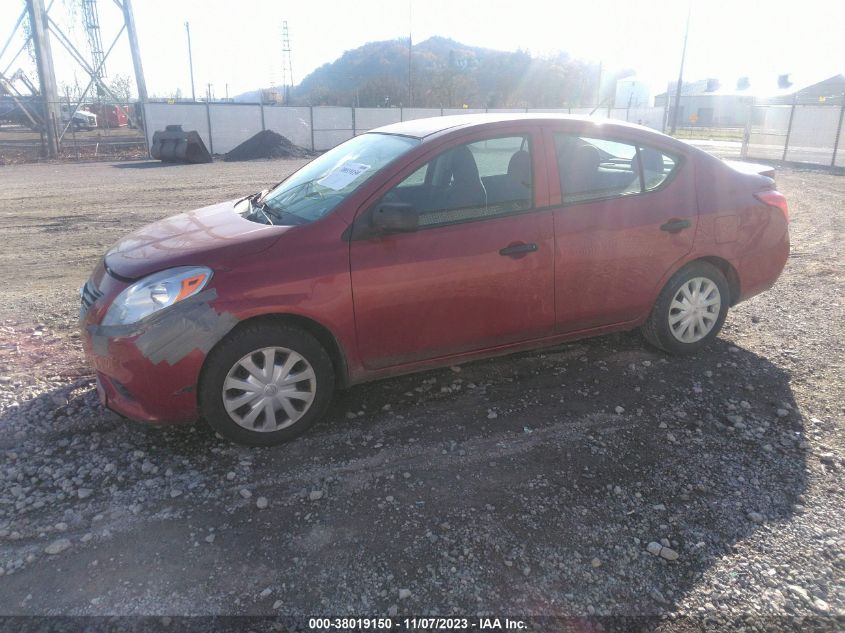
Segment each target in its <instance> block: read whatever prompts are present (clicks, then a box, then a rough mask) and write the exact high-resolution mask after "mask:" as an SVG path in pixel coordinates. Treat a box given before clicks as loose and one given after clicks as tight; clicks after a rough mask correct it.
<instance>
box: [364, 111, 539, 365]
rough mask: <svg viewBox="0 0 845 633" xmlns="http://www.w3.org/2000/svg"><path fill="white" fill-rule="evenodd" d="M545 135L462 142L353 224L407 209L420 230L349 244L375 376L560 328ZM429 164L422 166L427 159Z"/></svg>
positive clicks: (412, 171) (411, 172) (397, 184)
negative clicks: (397, 207) (395, 207)
mask: <svg viewBox="0 0 845 633" xmlns="http://www.w3.org/2000/svg"><path fill="white" fill-rule="evenodd" d="M541 144H542V138H541V136H540V134H539V131H538V132H537V133H532V132H530V131H526V130H525V129H524V128H519V129H518V130H511V131H505V132H499V133H497V134H495V135H492V136H491V135H487V136H478V134H476V135H474V136H469V137H466V136H465V137H463V138H462V139H461V140H460V142H457V141H456V142H455V143H453V144H450V145H448V146H447V147H444V148H443V149H442V151H439V152H438V153H437V155H436V156H434V157H433V158H429V159H428V160H426V159H425V158H423V159H420V160H419V161H417V164H415V165H412V166H409V168H408V169H407V170H405V172H404V173H403V174H401V175H399V176H397V177H396V178H394V179H392V181H391V183H388V185H386V186H385V188H384V190H383V191H382V192H381V194H380V195H379V196H378V201H377V202H376V203H375V204H371V205H369V206H368V207H367V208H365V210H364V211H363V212H362V213H360V214H359V216H358V218H356V221H355V224H356V227H360V226H366V225H367V224H368V222H369V220H368V214H369V213H373V212H374V211H375V210H376V209H378V208H379V205H382V204H386V203H389V202H394V203H395V202H401V203H405V204H410V205H411V206H413V207H414V209H415V210H416V211H417V213H418V222H419V226H418V228H417V230H415V231H413V232H407V233H377V234H372V233H368V234H366V235H365V237H364V238H357V237H355V235H356V234H357V231H353V238H352V241H351V244H350V270H351V278H352V291H353V297H354V299H353V300H354V308H355V326H356V331H357V340H358V349H359V354H360V357H361V360H362V363H363V365H364V367H366V368H367V369H379V368H385V367H391V366H395V365H402V364H407V363H413V362H416V361H424V360H427V359H433V358H437V357H442V356H448V355H451V354H460V353H462V352H469V351H474V350H480V349H485V348H495V347H497V346H500V345H506V344H508V343H513V342H517V341H524V340H527V339H532V338H538V337H542V336H545V335H547V334H549V333H551V332H553V330H554V282H553V257H554V254H553V246H554V238H553V232H552V217H551V213H549V212H548V210H545V211H538V210H537V208H538V206H545V204H544V202H545V201H546V200H547V195H548V185H547V181H546V171H545V165H543V162H542V161H543V156H544V152H543V151H541V150H540V149H539V146H541ZM423 161H425V162H424V164H419V163H423Z"/></svg>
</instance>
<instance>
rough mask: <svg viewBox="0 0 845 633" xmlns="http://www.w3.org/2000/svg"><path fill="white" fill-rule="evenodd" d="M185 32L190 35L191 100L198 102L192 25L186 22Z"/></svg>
mask: <svg viewBox="0 0 845 633" xmlns="http://www.w3.org/2000/svg"><path fill="white" fill-rule="evenodd" d="M185 32H186V33H187V34H188V66H190V68H191V100H192V101H196V100H197V91H196V89H195V88H194V57H193V55H192V54H191V24H190V23H189V22H185Z"/></svg>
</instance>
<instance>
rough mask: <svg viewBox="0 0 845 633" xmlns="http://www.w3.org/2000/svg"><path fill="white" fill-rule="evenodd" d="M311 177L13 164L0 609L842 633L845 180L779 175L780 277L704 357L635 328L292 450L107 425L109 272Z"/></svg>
mask: <svg viewBox="0 0 845 633" xmlns="http://www.w3.org/2000/svg"><path fill="white" fill-rule="evenodd" d="M300 164H302V162H301V161H299V162H297V161H265V162H250V163H222V162H218V163H214V164H212V165H197V166H166V167H162V166H158V164H154V163H121V164H115V165H107V164H77V165H18V166H11V167H5V168H0V184H2V186H0V238H2V239H3V242H4V245H5V246H4V248H3V249H2V250H0V277H2V279H3V280H4V282H3V284H2V285H0V453H2V460H0V574H2V575H0V605H2V606H0V610H2V613H4V614H22V615H25V614H46V615H51V614H52V615H59V614H70V615H103V614H123V615H133V614H160V615H165V614H167V615H177V614H274V613H275V614H286V615H294V616H299V615H308V614H310V615H315V614H331V615H344V614H358V615H365V614H369V615H376V614H381V615H386V614H396V613H398V614H400V615H401V614H407V613H412V614H416V615H421V614H440V615H459V614H464V615H470V614H478V613H495V614H497V615H502V614H519V615H526V614H536V615H561V616H590V615H607V614H612V615H646V616H654V617H655V618H658V621H661V622H663V624H662V626H664V627H668V628H666V630H670V629H684V630H687V629H688V628H689V626H690V623H691V622H698V623H705V624H707V625H708V626H710V627H711V628H713V627H715V628H719V626H720V623H721V624H723V625H724V624H725V623H726V622H728V621H734V622H735V621H736V620H735V619H736V618H745V617H750V618H751V619H750V620H749V621H747V622H746V624H750V625H751V628H752V629H753V628H755V627H756V628H761V630H762V629H771V628H777V627H778V626H794V625H795V623H796V622H800V621H799V620H796V619H794V618H795V616H810V617H813V618H819V619H817V620H815V622H816V623H817V624H818V625H819V626H820V627H821V628H836V625H837V624H839V625H842V624H843V623H845V621H843V620H842V619H839V620H838V622H837V621H836V620H834V619H826V618H836V617H837V616H838V617H839V618H843V617H845V531H843V526H845V486H844V485H843V481H842V473H843V469H845V442H844V441H843V428H845V390H843V358H845V355H844V354H843V341H845V337H843V330H844V329H845V327H843V324H845V306H844V305H843V300H842V297H843V296H845V268H844V267H843V264H844V263H845V258H843V247H842V236H843V228H845V178H842V177H837V176H832V175H828V174H825V173H822V172H817V171H809V170H807V171H798V170H790V169H782V170H779V173H778V183H779V188H780V189H781V190H782V191H783V192H784V193H785V194H786V195H787V197H788V198H789V200H790V204H791V217H792V226H791V231H792V240H793V246H792V249H793V252H792V257H791V259H790V262H789V264H788V266H787V268H786V270H785V272H784V274H783V276H782V277H781V279H780V280H779V282H778V283H777V285H776V286H775V287H774V288H773V289H772V290H771V291H769V292H768V293H766V294H764V295H761V296H758V297H755V298H754V299H752V300H750V301H748V302H746V303H743V304H741V305H740V306H738V307H737V308H736V309H734V310H732V311H731V313H730V314H729V316H728V320H727V323H726V325H725V328H724V331H723V333H722V334H721V336H720V337H719V338H718V339H717V341H716V342H715V343H714V344H713V345H712V346H711V347H710V348H709V349H708V350H706V351H705V352H703V353H701V354H700V355H698V356H697V357H695V358H671V357H668V356H665V355H663V354H661V353H659V352H656V351H654V350H653V349H651V348H649V347H647V346H646V345H645V344H644V342H643V340H642V339H641V337H640V336H639V334H637V333H627V334H620V335H614V336H607V337H603V338H597V339H592V340H588V341H581V342H576V343H572V344H567V345H563V346H560V347H557V348H554V349H548V350H544V351H540V352H534V353H524V354H519V355H515V356H511V357H507V358H500V359H495V360H490V361H484V362H477V363H472V364H468V365H463V366H461V367H452V368H446V369H443V370H439V371H433V372H427V373H423V374H416V375H412V376H406V377H402V378H397V379H392V380H387V381H383V382H378V383H374V384H369V385H364V386H359V387H355V388H353V389H351V390H349V391H348V392H345V393H342V394H340V395H339V396H338V397H337V398H336V401H335V405H334V406H333V409H332V411H331V413H330V415H329V416H328V419H327V420H326V421H325V422H322V423H320V424H318V425H316V426H315V427H314V428H313V429H312V430H311V431H310V432H309V433H308V434H307V435H306V436H305V437H302V438H301V439H298V440H296V441H294V442H293V443H290V444H288V445H286V446H283V447H279V448H274V449H247V448H241V447H236V446H233V445H230V444H227V443H226V442H223V441H221V440H219V439H218V438H216V437H215V436H214V435H213V434H211V433H210V432H209V431H208V430H206V428H205V427H202V426H196V427H171V428H151V427H148V426H145V425H142V424H137V423H131V422H128V421H125V420H123V419H121V418H119V417H118V416H116V415H114V414H112V413H110V412H108V411H105V410H103V409H102V408H101V407H100V405H99V403H98V401H97V398H96V394H95V391H94V388H93V383H92V379H91V376H90V372H89V370H88V369H87V368H86V367H85V365H84V361H83V358H82V354H81V351H80V345H79V340H78V336H77V334H76V332H75V328H76V322H75V315H76V313H77V294H76V289H77V288H78V286H79V285H80V284H81V283H82V282H83V281H84V279H85V278H86V277H87V275H88V273H89V271H90V270H91V268H92V267H93V266H94V264H95V262H96V260H97V258H98V257H100V256H101V254H102V252H103V251H104V250H105V249H106V248H107V246H108V245H109V244H110V243H112V242H113V241H115V240H116V239H117V238H118V237H119V236H120V235H122V234H123V233H125V232H127V231H129V230H130V229H133V228H135V227H137V226H139V225H142V224H144V223H146V222H149V221H151V220H153V219H156V218H159V217H163V216H166V215H169V214H171V213H174V212H177V211H180V210H184V209H187V208H191V207H196V206H200V205H202V204H206V203H211V202H214V201H218V200H221V199H226V198H230V197H234V196H235V195H238V194H242V193H248V192H251V191H254V190H258V189H261V188H263V187H264V186H267V185H269V184H272V183H273V182H274V181H276V180H279V179H281V178H282V177H283V176H284V175H285V174H287V173H289V172H290V171H291V170H292V169H294V168H295V167H297V166H299V165H300ZM678 616H693V618H694V619H693V620H688V619H683V618H681V619H673V618H676V617H678ZM780 616H788V617H786V618H781V617H780ZM660 618H662V620H660Z"/></svg>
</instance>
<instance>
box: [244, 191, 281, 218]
mask: <svg viewBox="0 0 845 633" xmlns="http://www.w3.org/2000/svg"><path fill="white" fill-rule="evenodd" d="M263 193H265V192H263V191H261V192H258V193H254V194H252V195H251V196H247V197H246V198H244V200H249V210H250V215H252V214H253V213H254V212H255V211H258V212H259V213H261V215H263V216H264V219H266V220H267V224H272V225H275V224H276V223H275V222H273V218H271V217H270V216H269V215H268V214H267V209H268V208H269V207H268V206H267V204H266V203H265V202H261V201H260V199H261V197H262V194H263Z"/></svg>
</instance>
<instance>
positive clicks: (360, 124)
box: [355, 108, 439, 134]
mask: <svg viewBox="0 0 845 633" xmlns="http://www.w3.org/2000/svg"><path fill="white" fill-rule="evenodd" d="M438 114H439V112H438ZM401 120H402V110H401V109H400V108H355V134H361V133H362V132H366V131H367V130H372V129H375V128H377V127H381V126H382V125H390V124H391V123H399V121H401Z"/></svg>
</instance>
